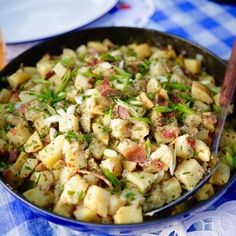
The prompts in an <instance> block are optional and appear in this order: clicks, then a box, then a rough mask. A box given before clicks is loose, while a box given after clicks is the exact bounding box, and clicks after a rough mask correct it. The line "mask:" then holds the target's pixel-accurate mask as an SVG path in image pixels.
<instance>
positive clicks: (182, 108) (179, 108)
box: [172, 103, 195, 115]
mask: <svg viewBox="0 0 236 236" xmlns="http://www.w3.org/2000/svg"><path fill="white" fill-rule="evenodd" d="M172 107H173V109H174V110H175V111H179V112H180V113H185V114H188V115H194V114H195V112H194V110H193V109H191V108H190V107H189V104H188V103H187V104H180V103H178V104H175V105H173V106H172Z"/></svg>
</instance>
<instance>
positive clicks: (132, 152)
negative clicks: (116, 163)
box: [124, 145, 146, 161]
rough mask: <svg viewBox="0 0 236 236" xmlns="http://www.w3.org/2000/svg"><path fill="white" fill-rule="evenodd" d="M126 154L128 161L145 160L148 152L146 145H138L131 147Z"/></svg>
mask: <svg viewBox="0 0 236 236" xmlns="http://www.w3.org/2000/svg"><path fill="white" fill-rule="evenodd" d="M124 156H125V158H126V160H127V161H144V160H146V152H145V147H144V145H137V146H135V147H132V148H129V149H128V150H127V151H126V152H125V153H124Z"/></svg>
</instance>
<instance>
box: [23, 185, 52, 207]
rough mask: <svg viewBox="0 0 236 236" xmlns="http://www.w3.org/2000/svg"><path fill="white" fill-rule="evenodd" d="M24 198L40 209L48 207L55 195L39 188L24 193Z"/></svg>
mask: <svg viewBox="0 0 236 236" xmlns="http://www.w3.org/2000/svg"><path fill="white" fill-rule="evenodd" d="M23 196H24V197H25V198H26V199H27V200H28V201H30V202H32V203H33V204H35V205H37V206H39V207H48V206H50V205H51V204H52V203H53V201H54V197H53V193H52V192H44V191H42V190H40V189H39V188H38V187H36V188H32V189H30V190H28V191H26V192H24V193H23Z"/></svg>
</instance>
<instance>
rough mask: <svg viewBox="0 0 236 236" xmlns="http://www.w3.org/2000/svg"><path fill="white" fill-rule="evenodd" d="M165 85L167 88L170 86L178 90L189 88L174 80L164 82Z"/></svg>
mask: <svg viewBox="0 0 236 236" xmlns="http://www.w3.org/2000/svg"><path fill="white" fill-rule="evenodd" d="M166 86H167V87H168V88H172V89H176V90H180V91H186V90H188V89H189V88H188V87H187V86H185V85H183V84H179V83H176V82H172V83H166Z"/></svg>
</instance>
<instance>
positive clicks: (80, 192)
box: [78, 191, 84, 201]
mask: <svg viewBox="0 0 236 236" xmlns="http://www.w3.org/2000/svg"><path fill="white" fill-rule="evenodd" d="M83 197H84V192H83V191H79V192H78V201H81V200H82V199H83Z"/></svg>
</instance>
